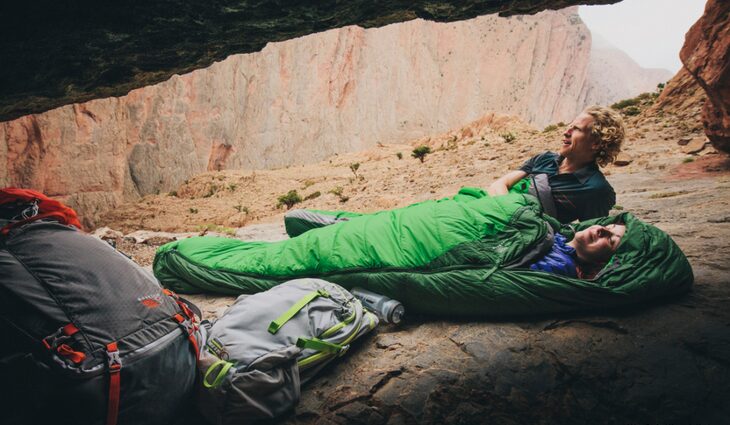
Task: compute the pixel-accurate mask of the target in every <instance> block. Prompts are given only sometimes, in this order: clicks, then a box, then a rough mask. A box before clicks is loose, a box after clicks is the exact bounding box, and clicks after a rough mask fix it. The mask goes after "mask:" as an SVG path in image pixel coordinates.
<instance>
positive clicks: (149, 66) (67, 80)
mask: <svg viewBox="0 0 730 425" xmlns="http://www.w3.org/2000/svg"><path fill="white" fill-rule="evenodd" d="M618 1H619V0H482V1H478V0H465V1H454V2H443V1H418V0H415V1H410V0H409V1H404V0H400V1H392V0H349V1H337V0H320V1H315V0H310V1H297V0H294V1H292V0H289V1H284V0H259V1H251V0H249V1H242V0H227V1H226V0H208V1H190V0H188V1H184V0H164V1H163V0H149V1H140V0H130V1H118V2H113V3H110V4H106V3H104V2H97V1H90V0H76V1H69V0H66V1H64V0H56V1H46V0H40V1H26V2H23V1H17V0H16V1H8V2H3V4H2V5H0V16H2V17H3V18H4V19H3V25H1V26H0V44H1V50H0V51H1V52H2V53H1V54H2V61H1V62H0V63H1V65H0V121H7V120H11V119H14V118H17V117H19V116H23V115H27V114H31V113H39V112H43V111H46V110H49V109H53V108H56V107H59V106H62V105H66V104H70V103H75V102H84V101H88V100H91V99H96V98H103V97H110V96H122V95H125V94H126V93H128V92H129V91H130V90H133V89H135V88H139V87H144V86H148V85H151V84H156V83H159V82H161V81H165V80H167V79H168V78H170V77H171V76H172V75H174V74H184V73H187V72H190V71H193V70H195V69H199V68H205V67H207V66H209V65H211V64H212V63H214V62H216V61H221V60H223V59H225V58H226V57H228V56H229V55H232V54H237V53H251V52H257V51H260V50H261V49H262V48H263V47H264V46H265V45H266V43H268V42H276V41H284V40H288V39H291V38H295V37H300V36H304V35H307V34H312V33H316V32H321V31H325V30H329V29H332V28H339V27H343V26H347V25H359V26H361V27H364V28H370V27H379V26H383V25H388V24H392V23H396V22H404V21H409V20H412V19H416V18H422V19H427V20H432V21H439V22H449V21H458V20H464V19H470V18H474V17H476V16H480V15H486V14H491V13H500V14H502V15H514V14H532V13H537V12H540V11H542V10H545V9H560V8H564V7H568V6H572V5H578V4H611V3H617V2H618Z"/></svg>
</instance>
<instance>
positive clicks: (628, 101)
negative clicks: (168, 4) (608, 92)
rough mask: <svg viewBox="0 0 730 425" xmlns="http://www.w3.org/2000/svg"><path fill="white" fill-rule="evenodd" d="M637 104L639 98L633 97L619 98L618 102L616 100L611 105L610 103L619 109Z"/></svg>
mask: <svg viewBox="0 0 730 425" xmlns="http://www.w3.org/2000/svg"><path fill="white" fill-rule="evenodd" d="M638 104H639V99H638V98H633V99H624V100H619V101H618V102H616V103H614V104H613V105H611V107H612V108H613V109H619V110H621V109H624V108H627V107H629V106H636V105H638Z"/></svg>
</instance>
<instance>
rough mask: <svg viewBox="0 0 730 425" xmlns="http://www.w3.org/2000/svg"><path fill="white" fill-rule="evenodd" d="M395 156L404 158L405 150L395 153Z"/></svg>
mask: <svg viewBox="0 0 730 425" xmlns="http://www.w3.org/2000/svg"><path fill="white" fill-rule="evenodd" d="M395 156H397V157H398V159H403V152H398V153H396V154H395Z"/></svg>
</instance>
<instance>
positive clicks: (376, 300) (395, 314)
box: [350, 288, 406, 324]
mask: <svg viewBox="0 0 730 425" xmlns="http://www.w3.org/2000/svg"><path fill="white" fill-rule="evenodd" d="M350 292H351V293H352V295H354V296H355V297H356V298H357V299H359V300H360V301H361V302H362V303H363V305H364V306H365V308H367V309H368V310H370V311H372V312H373V313H375V314H377V315H378V317H379V318H380V319H381V320H383V321H384V322H386V323H394V324H398V323H400V322H401V321H402V320H403V316H404V315H405V313H406V310H405V308H403V304H401V303H400V302H399V301H396V300H394V299H391V298H388V297H386V296H385V295H380V294H376V293H374V292H370V291H366V290H365V289H362V288H353V289H352V291H350Z"/></svg>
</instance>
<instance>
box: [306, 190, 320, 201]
mask: <svg viewBox="0 0 730 425" xmlns="http://www.w3.org/2000/svg"><path fill="white" fill-rule="evenodd" d="M321 195H322V194H321V193H320V192H319V191H316V192H312V193H310V194H309V195H307V196H305V197H304V200H305V201H308V200H310V199H315V198H319V197H320V196H321Z"/></svg>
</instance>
